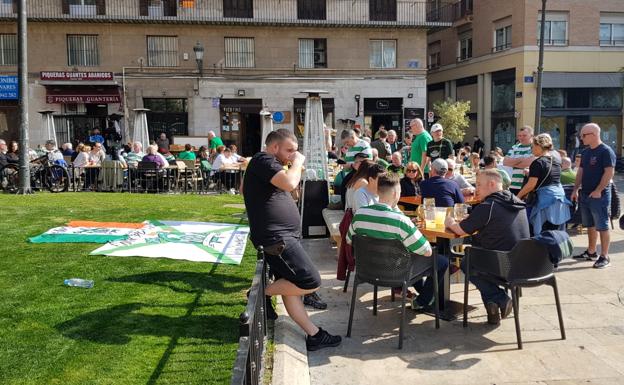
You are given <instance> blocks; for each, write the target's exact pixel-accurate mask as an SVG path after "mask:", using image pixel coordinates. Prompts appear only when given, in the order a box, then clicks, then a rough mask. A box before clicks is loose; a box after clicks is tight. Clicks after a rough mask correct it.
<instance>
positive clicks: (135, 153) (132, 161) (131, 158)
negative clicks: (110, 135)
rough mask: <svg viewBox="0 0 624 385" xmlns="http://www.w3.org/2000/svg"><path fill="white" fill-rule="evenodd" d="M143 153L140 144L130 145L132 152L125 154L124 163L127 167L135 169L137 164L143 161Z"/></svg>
mask: <svg viewBox="0 0 624 385" xmlns="http://www.w3.org/2000/svg"><path fill="white" fill-rule="evenodd" d="M144 156H145V153H144V152H143V145H142V144H141V142H134V143H132V151H130V152H128V153H127V154H126V163H127V164H128V167H134V168H136V166H137V164H138V163H139V162H140V161H141V160H143V157H144Z"/></svg>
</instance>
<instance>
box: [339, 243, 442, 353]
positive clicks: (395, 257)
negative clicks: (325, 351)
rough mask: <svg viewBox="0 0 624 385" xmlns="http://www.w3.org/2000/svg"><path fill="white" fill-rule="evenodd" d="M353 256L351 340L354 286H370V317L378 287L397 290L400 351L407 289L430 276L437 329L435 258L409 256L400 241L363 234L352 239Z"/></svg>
mask: <svg viewBox="0 0 624 385" xmlns="http://www.w3.org/2000/svg"><path fill="white" fill-rule="evenodd" d="M353 253H354V256H355V278H354V279H353V295H352V297H351V309H350V311H349V326H348V328H347V337H351V325H352V323H353V311H354V309H355V301H356V300H357V287H358V285H359V284H360V283H369V284H371V285H373V315H377V287H378V286H382V287H390V288H392V287H399V286H401V287H402V289H403V291H402V295H401V326H400V328H399V349H402V348H403V330H404V329H405V297H406V294H407V288H408V287H409V286H412V285H414V283H415V282H416V281H418V280H419V279H422V278H423V277H427V276H433V287H434V294H433V295H434V301H435V302H434V308H435V327H436V329H439V328H440V318H439V309H440V307H439V304H438V275H437V274H436V271H437V269H436V268H435V267H436V266H437V258H436V257H435V255H434V257H432V258H430V257H425V256H422V255H417V254H412V253H410V252H409V251H408V250H407V249H406V248H405V246H404V245H403V243H401V241H399V240H396V239H393V240H389V239H377V238H372V237H367V236H363V235H355V236H354V237H353Z"/></svg>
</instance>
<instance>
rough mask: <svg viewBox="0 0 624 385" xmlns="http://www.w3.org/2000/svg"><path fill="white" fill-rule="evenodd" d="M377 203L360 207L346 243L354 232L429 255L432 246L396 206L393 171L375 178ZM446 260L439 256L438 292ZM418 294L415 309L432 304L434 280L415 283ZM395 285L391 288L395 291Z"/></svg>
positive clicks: (398, 190) (398, 194)
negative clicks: (391, 241)
mask: <svg viewBox="0 0 624 385" xmlns="http://www.w3.org/2000/svg"><path fill="white" fill-rule="evenodd" d="M377 194H378V196H379V203H377V204H373V205H371V206H367V207H362V208H360V209H359V210H358V211H357V213H355V215H354V216H353V221H352V222H351V226H350V227H349V233H348V234H347V238H346V240H347V243H349V244H351V239H352V238H353V235H355V234H364V235H368V236H370V237H375V238H381V239H398V240H400V241H401V242H403V244H404V245H405V248H406V249H407V250H409V251H410V252H412V253H415V254H420V255H424V256H427V257H429V256H431V245H430V244H429V242H428V241H427V238H425V237H424V236H423V235H422V234H421V233H420V231H418V229H417V228H416V226H415V225H414V223H412V221H411V220H410V219H409V218H408V217H407V216H405V215H404V214H403V213H402V212H401V211H399V209H397V208H396V205H397V203H398V202H399V198H400V197H401V186H400V185H399V177H398V175H396V174H387V175H381V176H379V178H378V180H377ZM447 267H448V259H446V258H444V257H443V256H440V258H438V283H439V287H440V292H442V285H443V282H444V273H445V271H446V269H447ZM414 287H415V288H416V290H419V292H420V295H419V296H418V297H417V298H415V299H414V300H413V302H412V308H413V309H414V310H420V309H424V308H425V307H428V306H429V305H431V303H433V279H427V280H426V282H425V284H424V285H422V284H421V285H418V284H417V285H414ZM395 289H396V288H394V289H393V290H395Z"/></svg>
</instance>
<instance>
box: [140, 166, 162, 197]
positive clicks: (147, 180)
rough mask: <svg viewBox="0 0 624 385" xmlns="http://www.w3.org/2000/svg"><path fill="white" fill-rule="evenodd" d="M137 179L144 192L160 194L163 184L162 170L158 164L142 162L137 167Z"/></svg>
mask: <svg viewBox="0 0 624 385" xmlns="http://www.w3.org/2000/svg"><path fill="white" fill-rule="evenodd" d="M137 178H138V179H139V184H140V185H141V187H142V188H143V191H145V192H148V191H151V192H158V191H159V184H160V182H161V170H159V169H158V164H157V163H156V162H147V161H146V162H144V161H140V162H139V163H138V165H137Z"/></svg>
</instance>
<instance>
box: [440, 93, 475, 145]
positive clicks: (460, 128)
mask: <svg viewBox="0 0 624 385" xmlns="http://www.w3.org/2000/svg"><path fill="white" fill-rule="evenodd" d="M433 111H435V114H436V115H437V116H439V119H438V121H437V123H440V124H441V125H442V127H443V128H444V137H446V138H448V139H450V140H451V141H452V142H453V143H457V142H460V141H462V140H463V139H464V135H465V134H466V128H468V127H469V126H470V119H469V118H468V115H467V114H468V112H469V111H470V100H467V101H462V100H459V101H454V100H452V99H450V98H449V99H447V100H441V101H437V102H435V103H434V104H433Z"/></svg>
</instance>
